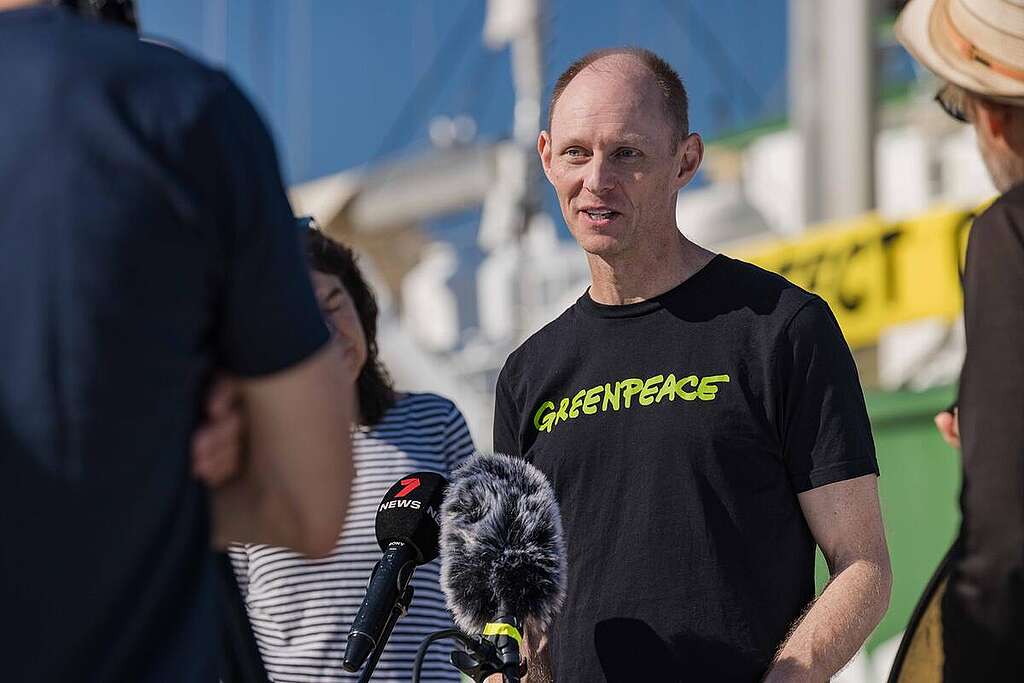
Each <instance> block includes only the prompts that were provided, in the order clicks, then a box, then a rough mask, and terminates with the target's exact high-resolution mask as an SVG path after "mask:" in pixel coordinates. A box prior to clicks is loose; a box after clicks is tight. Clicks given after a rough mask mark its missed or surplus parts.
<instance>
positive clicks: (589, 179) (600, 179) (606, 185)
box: [583, 156, 615, 195]
mask: <svg viewBox="0 0 1024 683" xmlns="http://www.w3.org/2000/svg"><path fill="white" fill-rule="evenodd" d="M614 186H615V178H614V175H613V172H612V169H611V167H610V164H609V162H608V160H606V159H605V158H604V157H601V156H595V157H594V158H593V159H591V160H590V164H589V165H588V168H587V175H586V177H585V178H584V179H583V189H585V190H587V191H588V192H590V193H592V194H596V195H601V194H604V193H606V192H608V191H609V190H611V189H612V188H613V187H614Z"/></svg>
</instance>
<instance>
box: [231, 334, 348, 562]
mask: <svg viewBox="0 0 1024 683" xmlns="http://www.w3.org/2000/svg"><path fill="white" fill-rule="evenodd" d="M353 381H354V380H353V378H352V377H350V376H349V373H348V372H347V370H346V369H345V365H344V361H343V359H342V357H341V354H340V352H339V350H338V348H337V347H336V346H335V345H334V344H333V343H329V344H327V345H326V346H325V347H324V348H323V349H321V350H320V351H318V352H317V353H315V354H314V355H313V356H312V357H311V358H308V359H306V360H304V361H302V362H301V363H299V364H298V365H296V366H293V367H291V368H288V369H286V370H282V371H280V372H277V373H274V374H272V375H269V376H266V377H260V378H252V379H243V380H241V381H240V385H239V386H240V393H241V396H242V410H243V412H244V414H245V417H246V419H245V420H244V422H245V428H244V432H245V433H244V436H243V439H244V443H246V444H247V449H246V454H245V457H244V458H243V459H242V462H241V470H240V472H239V476H238V477H237V478H235V479H233V480H231V481H230V482H229V483H227V484H225V485H224V486H222V487H220V488H219V489H216V490H215V491H214V492H213V497H212V500H213V517H214V525H213V527H214V532H213V533H214V545H215V546H217V547H220V548H224V547H226V546H227V545H228V544H229V543H232V542H238V543H266V544H269V545H279V546H287V547H290V548H294V549H295V550H298V551H300V552H303V553H306V554H309V555H325V554H327V553H329V552H330V551H331V550H332V549H333V548H334V546H335V544H336V542H337V539H338V534H339V533H341V527H342V524H343V522H344V518H345V510H346V508H347V507H348V493H349V485H350V484H351V480H352V460H351V437H350V432H349V430H350V425H351V419H352V406H351V405H350V401H349V399H348V396H349V395H350V394H351V392H350V391H348V390H346V389H347V388H350V387H351V385H352V382H353Z"/></svg>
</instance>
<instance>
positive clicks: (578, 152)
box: [565, 147, 584, 159]
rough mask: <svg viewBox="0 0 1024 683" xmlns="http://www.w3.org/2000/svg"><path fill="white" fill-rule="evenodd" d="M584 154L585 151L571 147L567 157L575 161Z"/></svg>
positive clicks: (566, 154) (566, 153)
mask: <svg viewBox="0 0 1024 683" xmlns="http://www.w3.org/2000/svg"><path fill="white" fill-rule="evenodd" d="M583 154H584V152H583V150H582V149H580V148H579V147H570V148H569V149H567V150H565V156H567V157H569V158H573V159H575V158H578V157H581V156H583Z"/></svg>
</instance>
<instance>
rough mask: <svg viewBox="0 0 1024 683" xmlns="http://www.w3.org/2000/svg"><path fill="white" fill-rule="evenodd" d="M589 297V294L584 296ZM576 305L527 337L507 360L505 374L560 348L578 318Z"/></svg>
mask: <svg viewBox="0 0 1024 683" xmlns="http://www.w3.org/2000/svg"><path fill="white" fill-rule="evenodd" d="M583 296H587V294H583ZM577 305H578V304H576V303H574V304H573V305H572V306H569V307H568V308H567V309H565V310H564V311H562V312H561V313H560V314H559V315H558V317H556V318H555V319H553V320H551V321H550V322H548V323H546V324H544V326H543V327H541V328H540V329H539V330H537V331H536V332H534V333H533V334H531V335H530V336H529V337H527V338H526V339H525V340H524V341H523V342H522V343H521V344H519V346H517V347H516V348H515V349H514V350H513V351H512V353H510V354H509V355H508V358H507V359H506V360H505V366H504V369H503V373H504V372H515V371H517V368H519V367H520V366H521V365H522V364H523V363H529V362H530V361H531V359H533V358H535V357H536V354H538V353H541V354H544V355H548V354H549V353H550V349H552V348H559V347H560V346H561V342H563V341H564V338H565V335H566V334H567V333H568V331H569V330H570V329H571V328H572V326H573V324H574V322H573V321H574V319H575V316H576V307H577Z"/></svg>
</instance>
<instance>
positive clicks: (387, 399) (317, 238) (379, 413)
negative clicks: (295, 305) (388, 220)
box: [303, 221, 395, 425]
mask: <svg viewBox="0 0 1024 683" xmlns="http://www.w3.org/2000/svg"><path fill="white" fill-rule="evenodd" d="M303 223H304V224H305V225H307V226H310V227H309V228H308V229H307V230H306V257H307V258H308V259H309V267H310V268H312V269H313V270H315V271H317V272H320V273H324V274H325V275H334V276H336V277H337V278H338V279H339V280H341V284H342V285H344V287H345V290H346V291H348V294H349V296H350V297H352V303H353V304H355V307H356V313H357V314H358V315H359V322H360V323H361V324H362V326H363V334H364V335H366V362H365V363H364V364H363V369H362V370H360V371H359V377H358V378H357V379H356V388H357V391H358V393H359V422H360V423H361V424H366V425H373V424H376V423H377V422H378V421H380V419H381V418H382V417H384V413H386V412H387V411H388V409H389V408H390V407H391V406H393V405H394V404H395V390H394V388H393V387H392V385H391V377H390V376H388V373H387V370H385V369H384V366H383V365H381V362H380V359H379V358H378V357H377V313H378V309H377V299H376V297H374V296H373V292H372V291H371V290H370V287H369V285H367V284H366V280H364V279H363V274H362V273H361V272H360V271H359V266H358V265H356V256H355V254H354V253H352V250H351V249H349V248H348V247H346V246H345V245H343V244H339V243H338V242H335V241H334V240H332V239H330V238H329V237H327V236H326V235H324V234H323V233H322V232H320V230H319V229H317V228H316V227H315V223H312V222H311V221H303Z"/></svg>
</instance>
